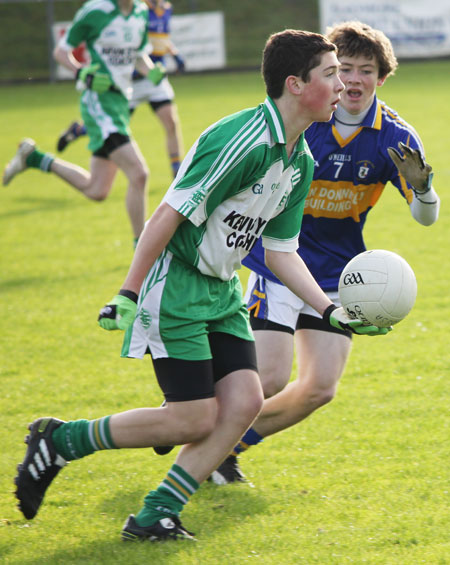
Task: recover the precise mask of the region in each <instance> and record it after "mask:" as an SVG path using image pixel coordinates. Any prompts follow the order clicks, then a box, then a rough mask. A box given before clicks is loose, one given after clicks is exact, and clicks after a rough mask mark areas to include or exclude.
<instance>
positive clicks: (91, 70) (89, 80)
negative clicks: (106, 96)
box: [76, 63, 113, 94]
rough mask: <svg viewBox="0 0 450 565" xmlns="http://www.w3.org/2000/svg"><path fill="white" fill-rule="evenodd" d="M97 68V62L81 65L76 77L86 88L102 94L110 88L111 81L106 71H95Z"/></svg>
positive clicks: (98, 66)
mask: <svg viewBox="0 0 450 565" xmlns="http://www.w3.org/2000/svg"><path fill="white" fill-rule="evenodd" d="M99 68H100V64H99V63H94V64H92V65H86V66H85V67H81V69H78V71H77V74H76V79H77V80H79V81H81V82H82V83H83V84H84V86H85V87H86V88H87V89H89V90H93V91H94V92H98V93H99V94H102V93H103V92H106V91H107V90H109V89H110V87H111V86H112V85H113V82H112V80H111V77H110V76H109V75H108V74H107V73H99V72H97V71H98V69H99Z"/></svg>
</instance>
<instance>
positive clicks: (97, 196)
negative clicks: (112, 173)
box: [84, 188, 109, 202]
mask: <svg viewBox="0 0 450 565" xmlns="http://www.w3.org/2000/svg"><path fill="white" fill-rule="evenodd" d="M84 194H85V196H87V197H88V198H90V199H91V200H94V201H95V202H103V201H104V200H106V198H107V197H108V194H109V190H108V191H105V190H101V189H95V188H93V189H91V190H87V191H85V193H84Z"/></svg>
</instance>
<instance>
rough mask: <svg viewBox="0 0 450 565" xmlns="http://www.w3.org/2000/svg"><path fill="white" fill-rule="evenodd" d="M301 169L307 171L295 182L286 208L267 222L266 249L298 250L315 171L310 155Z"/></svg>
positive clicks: (264, 236)
mask: <svg viewBox="0 0 450 565" xmlns="http://www.w3.org/2000/svg"><path fill="white" fill-rule="evenodd" d="M300 170H303V171H306V172H305V173H304V174H302V178H301V180H299V181H298V182H297V183H296V184H295V186H294V188H293V190H292V192H291V194H290V195H289V199H288V201H287V204H286V206H285V208H284V209H283V211H282V212H281V213H280V214H278V215H277V216H275V217H274V218H272V219H271V220H270V221H269V222H268V223H267V226H266V227H265V229H264V231H263V233H262V244H263V247H264V248H265V249H270V250H271V251H283V252H287V253H288V252H293V251H297V248H298V237H299V235H300V229H301V225H302V219H303V209H304V206H305V200H306V196H307V195H308V192H309V187H310V185H311V181H312V178H313V172H314V163H313V160H312V158H311V157H310V156H305V157H304V159H303V163H302V165H301V167H300Z"/></svg>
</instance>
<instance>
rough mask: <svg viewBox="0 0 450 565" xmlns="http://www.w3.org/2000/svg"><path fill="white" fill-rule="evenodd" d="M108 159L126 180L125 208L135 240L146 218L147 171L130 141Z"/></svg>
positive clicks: (142, 159)
mask: <svg viewBox="0 0 450 565" xmlns="http://www.w3.org/2000/svg"><path fill="white" fill-rule="evenodd" d="M110 159H111V161H113V162H114V163H115V164H116V165H117V166H118V167H119V168H120V169H122V171H123V172H124V173H125V176H126V177H127V179H128V190H127V195H126V206H127V211H128V216H129V218H130V222H131V227H132V230H133V234H134V237H135V238H138V237H139V236H140V235H141V232H142V230H143V229H144V223H145V220H146V217H147V179H148V176H149V171H148V168H147V165H146V162H145V159H144V156H143V155H142V153H141V150H140V149H139V147H138V145H137V143H136V142H135V141H133V140H131V141H130V142H129V143H126V144H125V145H122V146H120V147H119V148H118V149H115V150H114V151H112V152H111V154H110Z"/></svg>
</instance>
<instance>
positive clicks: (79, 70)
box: [75, 67, 83, 80]
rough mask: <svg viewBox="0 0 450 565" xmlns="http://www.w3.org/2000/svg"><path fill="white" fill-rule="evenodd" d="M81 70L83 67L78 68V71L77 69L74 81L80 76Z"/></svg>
mask: <svg viewBox="0 0 450 565" xmlns="http://www.w3.org/2000/svg"><path fill="white" fill-rule="evenodd" d="M82 68H83V67H80V68H79V69H77V72H76V73H75V80H78V77H79V76H80V72H81V69H82Z"/></svg>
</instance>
